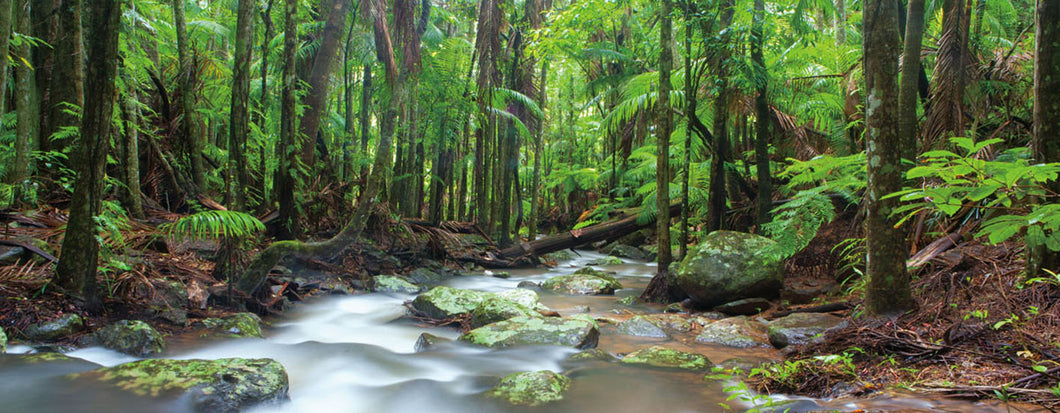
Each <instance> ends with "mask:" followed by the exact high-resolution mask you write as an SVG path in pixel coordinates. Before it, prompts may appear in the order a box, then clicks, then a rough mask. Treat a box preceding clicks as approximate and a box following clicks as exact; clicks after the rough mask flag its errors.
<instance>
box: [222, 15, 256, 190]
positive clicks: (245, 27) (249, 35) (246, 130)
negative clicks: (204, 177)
mask: <svg viewBox="0 0 1060 413" xmlns="http://www.w3.org/2000/svg"><path fill="white" fill-rule="evenodd" d="M253 12H254V2H253V1H251V0H239V6H238V9H237V13H236V53H235V60H234V61H233V63H232V106H231V110H230V112H229V116H230V120H229V123H228V169H229V182H230V184H229V185H230V187H231V188H232V195H233V196H232V202H233V205H232V206H233V209H234V210H236V211H246V210H247V183H248V181H249V180H250V179H249V177H248V176H247V159H246V156H247V155H246V153H247V148H246V146H247V135H249V134H250V112H249V108H250V59H251V53H252V50H253V40H254V14H253Z"/></svg>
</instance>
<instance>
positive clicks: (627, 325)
mask: <svg viewBox="0 0 1060 413" xmlns="http://www.w3.org/2000/svg"><path fill="white" fill-rule="evenodd" d="M618 333H619V334H625V335H630V336H637V337H656V338H664V337H669V336H670V335H669V334H666V331H663V329H662V327H660V326H658V325H656V323H655V322H654V321H653V320H651V319H649V318H647V317H645V316H640V315H638V316H634V317H633V318H630V319H629V320H626V321H623V322H622V324H619V325H618Z"/></svg>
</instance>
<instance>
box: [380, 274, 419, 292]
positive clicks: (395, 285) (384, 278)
mask: <svg viewBox="0 0 1060 413" xmlns="http://www.w3.org/2000/svg"><path fill="white" fill-rule="evenodd" d="M371 291H372V292H377V293H400V294H416V293H418V292H420V291H423V289H422V288H420V286H418V285H415V284H413V283H410V282H408V281H405V279H404V278H401V277H397V276H393V275H377V276H375V277H372V282H371Z"/></svg>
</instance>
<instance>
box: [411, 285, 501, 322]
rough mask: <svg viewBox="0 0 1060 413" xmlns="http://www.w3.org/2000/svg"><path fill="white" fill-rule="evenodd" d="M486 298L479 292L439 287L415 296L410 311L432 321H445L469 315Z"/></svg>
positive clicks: (486, 294)
mask: <svg viewBox="0 0 1060 413" xmlns="http://www.w3.org/2000/svg"><path fill="white" fill-rule="evenodd" d="M488 297H489V294H488V293H483V292H480V291H473V290H464V289H458V288H452V287H446V286H440V287H434V288H432V289H430V290H429V291H427V292H425V293H423V294H420V295H418V296H416V299H414V300H412V309H413V310H414V311H415V312H417V313H418V314H419V315H421V316H424V317H427V318H430V319H433V320H446V319H450V318H453V317H456V316H459V315H464V314H468V313H470V312H471V311H473V310H474V309H475V308H476V307H478V305H479V304H480V303H482V301H484V300H485V299H486V298H488Z"/></svg>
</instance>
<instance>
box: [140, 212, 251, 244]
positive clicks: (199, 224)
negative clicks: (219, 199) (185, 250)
mask: <svg viewBox="0 0 1060 413" xmlns="http://www.w3.org/2000/svg"><path fill="white" fill-rule="evenodd" d="M160 229H161V230H162V232H163V233H164V234H166V235H168V236H171V237H176V238H184V239H194V240H214V239H225V238H234V239H243V238H248V237H250V236H251V235H254V234H256V233H258V232H261V231H263V230H264V229H265V225H264V224H262V223H261V221H259V220H258V219H257V218H254V216H252V215H249V214H246V213H243V212H236V211H203V212H199V213H197V214H192V215H188V216H186V217H184V218H181V219H179V220H177V221H176V222H173V223H170V224H165V225H163V226H162V227H161V228H160Z"/></svg>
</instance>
